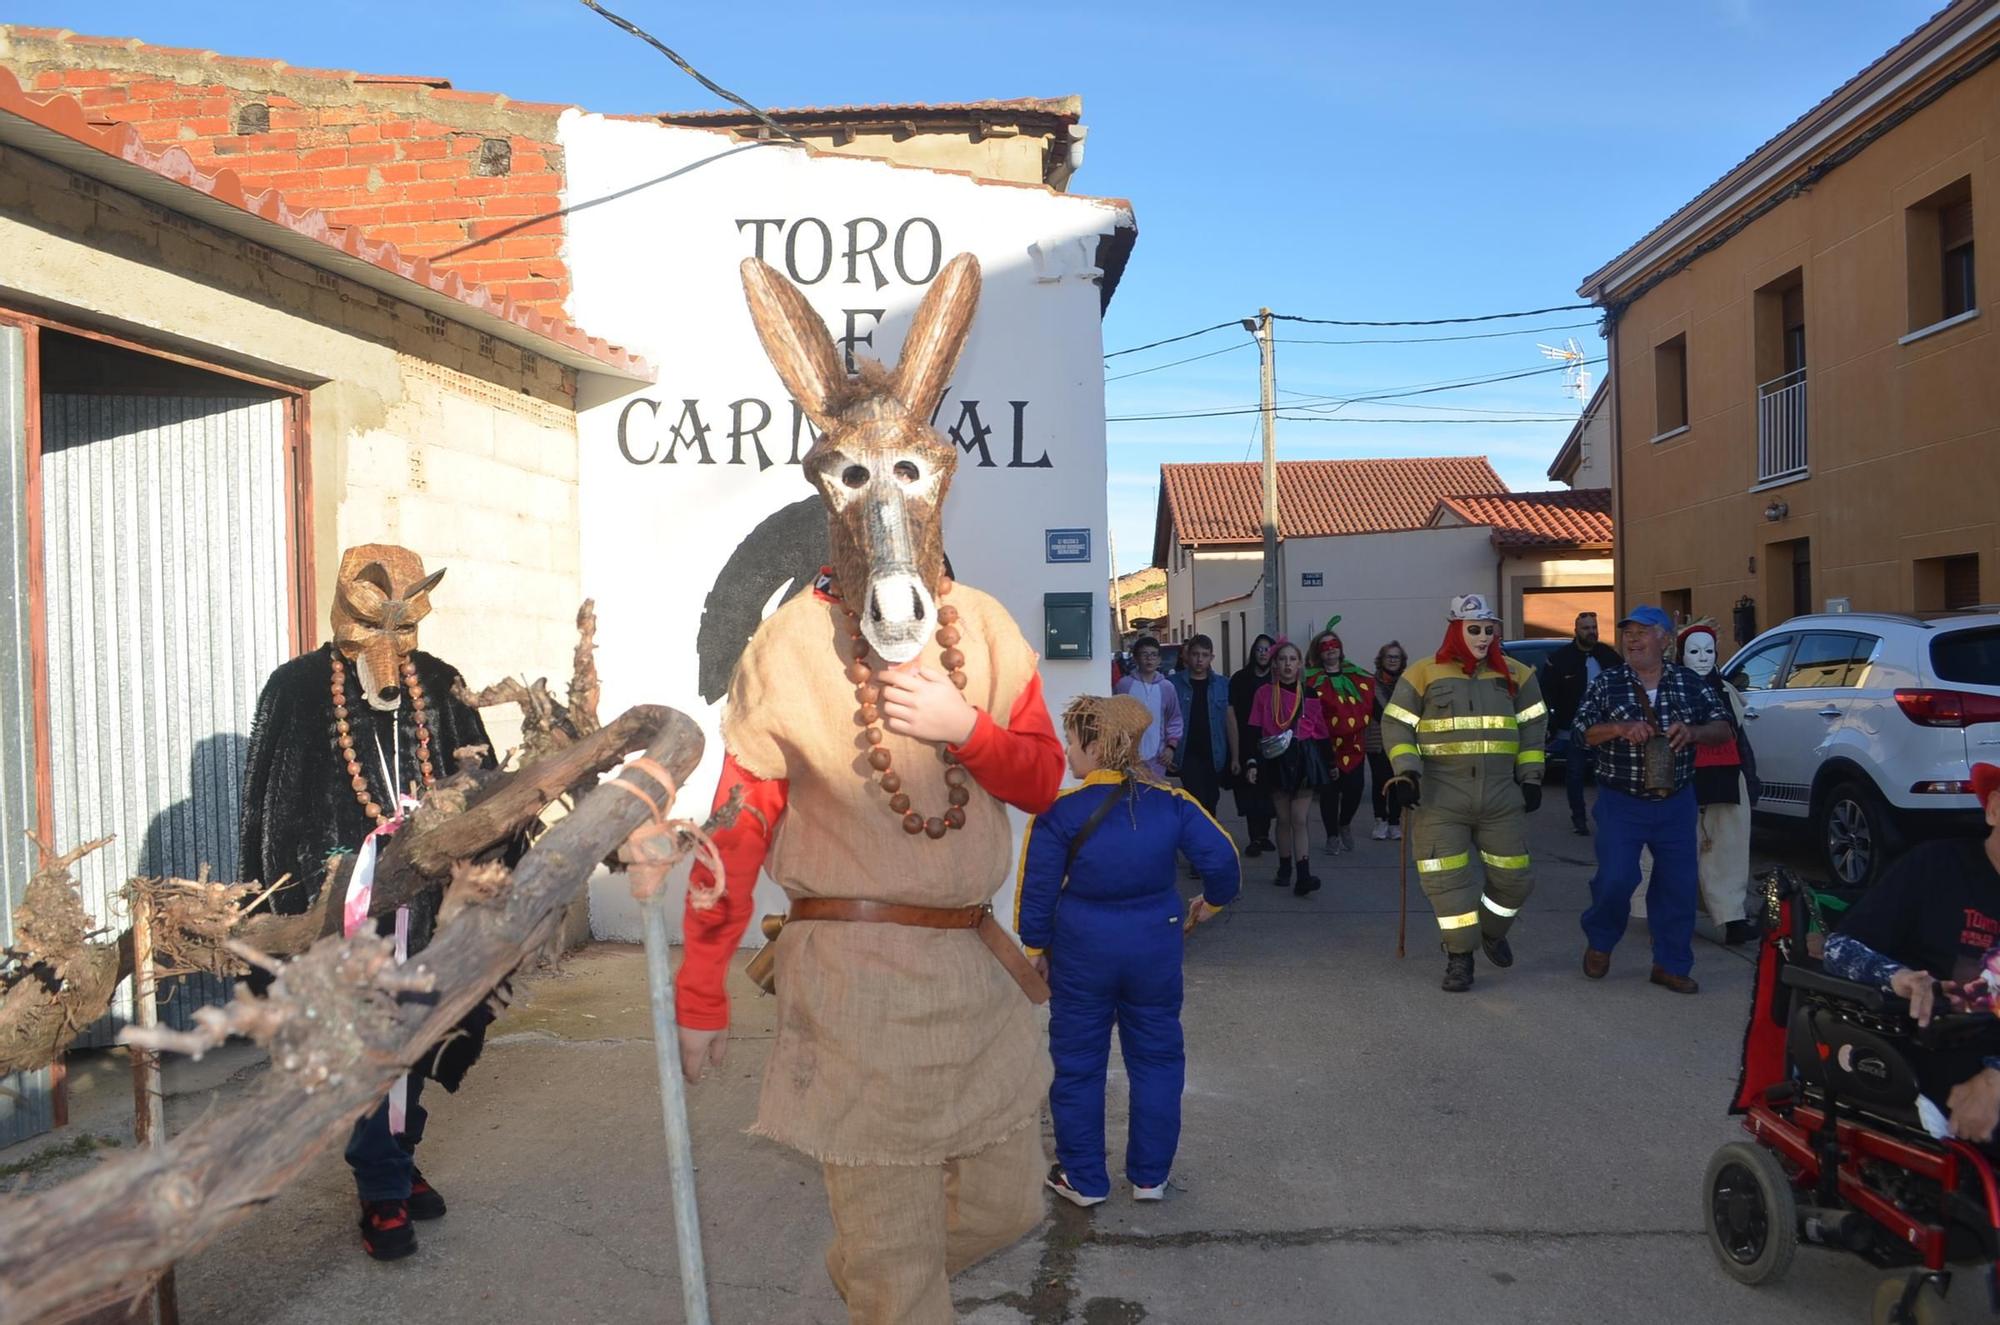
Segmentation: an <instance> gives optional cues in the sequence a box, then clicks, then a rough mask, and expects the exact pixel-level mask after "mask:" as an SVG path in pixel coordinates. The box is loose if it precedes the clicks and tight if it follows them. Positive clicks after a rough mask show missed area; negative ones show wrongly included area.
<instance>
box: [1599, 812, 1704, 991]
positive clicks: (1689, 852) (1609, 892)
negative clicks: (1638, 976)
mask: <svg viewBox="0 0 2000 1325" xmlns="http://www.w3.org/2000/svg"><path fill="white" fill-rule="evenodd" d="M1699 814H1700V811H1699V810H1698V809H1697V807H1696V806H1695V803H1694V788H1693V787H1682V788H1681V789H1680V790H1679V791H1677V792H1675V793H1674V794H1673V795H1671V796H1669V797H1667V798H1666V799H1664V800H1646V799H1644V798H1642V797H1639V796H1633V795H1629V794H1627V793H1625V792H1622V791H1618V790H1615V789H1613V788H1611V787H1606V786H1600V787H1598V789H1597V810H1596V812H1595V814H1594V815H1593V816H1592V817H1593V818H1594V819H1595V820H1596V822H1597V873H1596V874H1595V875H1594V876H1593V877H1592V878H1591V880H1590V907H1589V909H1587V910H1586V911H1585V912H1584V913H1583V933H1584V937H1585V938H1586V939H1587V940H1588V941H1589V943H1590V946H1591V947H1593V948H1595V949H1596V950H1597V951H1599V952H1610V951H1611V950H1612V949H1613V948H1616V947H1617V946H1618V940H1619V939H1621V938H1623V937H1625V924H1626V922H1627V921H1628V920H1630V919H1631V918H1632V894H1633V893H1634V892H1635V891H1637V890H1638V887H1639V851H1640V848H1642V847H1644V848H1648V849H1650V850H1651V851H1652V853H1653V882H1652V886H1651V887H1649V888H1647V890H1646V924H1647V925H1648V926H1649V927H1650V928H1651V929H1652V931H1653V963H1654V964H1655V965H1656V966H1659V967H1660V968H1661V969H1663V970H1665V971H1667V972H1669V973H1670V974H1673V975H1686V974H1687V973H1688V972H1689V971H1692V970H1693V969H1694V908H1695V897H1696V893H1697V889H1698V887H1699V880H1698V878H1697V874H1696V861H1697V853H1698V850H1699V848H1698V847H1697V845H1696V827H1695V825H1696V823H1697V821H1698V817H1699Z"/></svg>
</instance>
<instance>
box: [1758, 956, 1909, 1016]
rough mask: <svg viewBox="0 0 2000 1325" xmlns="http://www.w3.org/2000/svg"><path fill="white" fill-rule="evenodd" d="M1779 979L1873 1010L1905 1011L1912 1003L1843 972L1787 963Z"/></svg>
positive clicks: (1785, 982) (1807, 990)
mask: <svg viewBox="0 0 2000 1325" xmlns="http://www.w3.org/2000/svg"><path fill="white" fill-rule="evenodd" d="M1778 981H1779V983H1780V984H1783V985H1786V986H1789V987H1790V988H1792V989H1800V990H1804V991H1805V992H1806V993H1809V994H1819V995H1822V996H1823V997H1826V998H1837V999H1839V1000H1840V1001H1841V1002H1843V1003H1853V1004H1855V1005H1856V1006H1858V1007H1861V1008H1864V1009H1866V1010H1867V1011H1869V1012H1896V1011H1905V1010H1907V1009H1908V1007H1909V1004H1908V1003H1907V1002H1905V1000H1903V999H1900V998H1897V997H1895V996H1894V995H1891V994H1888V993H1885V992H1884V991H1883V990H1881V989H1879V988H1877V987H1876V986H1874V985H1865V984H1862V983H1861V982H1860V981H1858V980H1843V979H1841V978H1840V977H1839V976H1834V975H1825V974H1823V973H1821V972H1819V971H1809V970H1807V969H1806V968H1805V967H1803V966H1789V965H1788V966H1785V967H1784V968H1783V969H1781V970H1780V971H1779V973H1778Z"/></svg>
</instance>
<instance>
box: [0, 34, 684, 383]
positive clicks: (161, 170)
mask: <svg viewBox="0 0 2000 1325" xmlns="http://www.w3.org/2000/svg"><path fill="white" fill-rule="evenodd" d="M71 40H77V39H76V38H72V39H71ZM0 115H7V116H14V117H16V118H18V119H20V120H24V121H27V122H28V123H29V124H32V125H35V126H38V127H40V128H42V129H45V130H47V131H49V132H50V133H53V134H57V135H59V136H60V137H62V138H64V139H67V140H69V142H71V143H74V144H77V145H79V146H82V147H85V148H89V149H92V150H93V151H96V152H101V153H103V154H104V155H105V156H107V157H111V158H114V159H116V160H119V161H123V162H125V163H127V164H128V165H132V166H137V167H139V168H140V169H142V170H145V171H147V172H149V173H151V174H153V175H156V176H158V177H159V178H161V179H165V180H170V181H172V182H174V183H176V184H179V185H183V186H185V187H187V188H189V189H193V190H196V191H198V192H200V193H202V194H205V195H207V196H208V197H209V198H212V199H214V200H215V201H216V202H219V203H223V204H225V205H226V206H229V207H233V208H236V209H237V210H239V211H242V212H244V213H247V214H249V215H251V216H254V217H257V218H259V219H260V220H262V221H265V222H268V223H269V224H272V225H276V226H280V227H282V228H283V229H285V230H289V231H291V232H292V233H294V234H296V235H300V236H303V237H304V238H306V239H309V240H312V241H315V242H316V243H318V244H322V245H324V246H325V247H326V248H328V249H331V250H333V251H335V252H337V253H341V254H345V255H346V256H347V257H350V258H354V259H358V260H359V261H361V262H363V263H366V264H368V265H369V266H371V267H374V268H376V269H378V270H380V271H382V272H386V273H388V274H389V275H391V276H394V277H398V278H400V279H402V280H405V281H411V282H414V283H416V284H417V285H420V286H422V287H424V289H426V290H428V291H431V292H433V293H435V294H440V295H443V296H444V297H445V298H447V299H449V300H452V301H454V302H456V303H458V304H461V305H464V306H465V307H467V308H469V309H473V310H475V311H477V312H480V313H484V314H487V315H489V316H491V317H496V318H499V319H501V320H502V321H505V322H507V323H510V324H512V325H513V326H514V327H516V328H518V329H519V330H520V331H522V332H525V333H527V334H528V336H530V337H532V338H533V339H534V340H536V341H541V342H547V343H549V344H547V345H543V346H541V347H539V348H540V351H541V352H542V353H545V354H546V353H548V349H549V346H550V345H553V346H560V347H562V348H563V349H566V350H568V351H569V352H570V353H569V354H567V355H564V354H558V355H555V356H552V357H556V358H559V359H568V358H570V357H572V356H574V355H581V356H583V357H584V358H586V359H589V360H592V361H595V362H596V363H599V364H602V365H604V366H605V367H607V368H611V369H614V370H616V371H617V372H619V373H622V374H625V375H628V376H640V377H650V376H651V375H652V370H651V369H650V368H648V367H647V365H646V362H645V360H644V359H642V358H640V357H639V356H638V355H635V354H631V353H629V352H627V351H626V350H624V349H623V348H621V347H619V346H616V345H611V344H607V343H606V342H604V341H602V340H599V339H596V338H595V337H591V336H587V335H585V334H584V333H583V332H582V331H579V330H578V329H577V328H575V327H573V326H571V325H570V324H569V323H567V322H564V321H562V320H561V319H558V318H551V317H544V316H542V315H541V314H539V313H536V312H535V311H534V310H532V309H530V308H528V307H526V306H525V305H518V304H516V303H515V302H514V301H513V300H511V299H507V298H505V297H503V296H499V295H496V294H494V293H493V292H492V291H491V290H489V289H487V288H486V287H485V286H481V285H468V284H466V283H465V282H464V281H463V280H461V279H460V278H459V277H458V276H457V275H456V274H455V273H446V274H443V275H437V274H434V273H433V272H432V270H431V264H430V263H429V262H428V261H426V260H425V259H423V258H417V259H414V260H406V259H404V257H403V256H402V255H401V254H400V253H398V252H397V251H396V246H395V245H393V244H378V243H375V242H373V241H371V240H369V239H368V237H367V236H366V235H364V234H363V233H362V232H361V231H360V230H358V229H355V228H353V227H341V226H337V225H334V224H332V223H331V222H329V221H328V220H327V218H326V216H325V214H324V213H322V212H320V211H317V210H296V211H295V210H293V209H292V208H291V207H290V206H288V205H287V204H286V202H285V199H284V197H283V196H282V195H281V194H279V192H278V191H277V190H276V189H270V190H266V191H265V192H262V193H254V194H253V193H248V192H246V191H245V190H244V188H243V186H242V184H241V183H240V182H239V181H238V179H237V177H236V172H234V171H232V170H222V171H218V172H216V173H215V174H213V175H210V174H206V173H204V172H202V171H199V170H197V169H195V167H194V164H193V162H192V161H191V160H190V159H189V157H188V154H187V153H186V152H185V151H183V150H181V149H180V148H178V147H171V148H168V149H167V150H166V151H164V152H160V153H154V152H152V151H150V150H148V149H147V148H146V146H145V145H144V143H143V142H142V141H141V139H140V137H139V133H138V131H137V130H136V129H134V128H133V127H132V126H131V125H129V124H123V123H118V124H111V125H107V126H103V127H98V126H94V125H93V124H91V123H90V122H89V120H88V116H87V113H86V112H85V111H84V109H83V107H82V106H81V105H80V104H78V102H76V101H75V100H74V99H73V98H70V97H67V96H55V97H43V96H41V94H37V95H34V96H31V95H29V94H28V93H26V92H24V91H23V90H22V88H21V84H20V82H19V81H18V80H17V79H16V78H15V77H14V75H13V74H12V73H10V72H8V71H7V70H5V69H0ZM68 164H73V165H74V163H68ZM85 173H88V171H87V170H86V171H85Z"/></svg>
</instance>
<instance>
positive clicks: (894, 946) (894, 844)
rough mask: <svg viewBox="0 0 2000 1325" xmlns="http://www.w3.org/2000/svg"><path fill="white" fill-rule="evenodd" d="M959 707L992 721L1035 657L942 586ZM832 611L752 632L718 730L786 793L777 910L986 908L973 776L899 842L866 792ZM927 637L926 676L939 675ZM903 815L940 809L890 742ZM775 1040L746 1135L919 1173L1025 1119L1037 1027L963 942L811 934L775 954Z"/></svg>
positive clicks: (867, 775) (922, 753)
mask: <svg viewBox="0 0 2000 1325" xmlns="http://www.w3.org/2000/svg"><path fill="white" fill-rule="evenodd" d="M944 601H945V603H946V604H948V605H950V606H953V607H956V608H957V609H958V611H959V623H958V624H959V631H960V633H961V635H962V640H961V642H960V644H959V646H958V647H959V648H960V650H961V651H962V652H963V653H964V654H965V668H964V670H965V674H966V680H967V685H966V688H965V695H966V698H967V699H968V700H970V701H971V702H972V703H973V704H974V705H975V706H977V707H978V708H981V709H983V710H985V711H986V712H987V713H989V714H991V715H992V716H993V718H994V720H995V721H996V722H998V723H1000V724H1001V725H1002V726H1004V725H1005V724H1006V721H1007V718H1008V715H1009V714H1010V713H1011V712H1012V710H1013V707H1014V703H1015V701H1016V700H1017V699H1018V698H1019V697H1020V696H1021V694H1022V692H1023V690H1024V689H1025V688H1026V687H1027V686H1028V684H1029V682H1030V681H1031V679H1032V678H1033V677H1034V675H1035V667H1036V657H1035V654H1034V651H1033V650H1031V649H1030V648H1029V647H1028V643H1027V641H1026V640H1024V639H1023V638H1022V637H1021V632H1020V629H1019V628H1018V627H1017V626H1016V625H1015V624H1014V621H1013V619H1012V618H1011V617H1010V616H1008V614H1007V612H1006V610H1005V609H1004V608H1002V607H1001V606H1000V604H999V603H997V602H995V601H994V600H993V599H992V598H991V597H989V596H988V595H986V594H983V593H980V592H979V591H978V590H976V589H970V588H967V587H966V586H964V585H955V586H954V587H953V588H952V590H951V593H950V594H949V595H948V596H947V597H946V599H945V600H944ZM847 637H848V630H847V624H846V618H845V615H844V613H843V612H842V611H841V609H840V607H839V605H838V604H836V603H831V602H827V601H825V600H823V599H821V598H820V597H819V596H817V595H814V594H800V595H799V596H797V597H795V598H793V599H792V600H790V601H789V602H787V603H786V604H785V605H784V606H782V607H780V608H779V609H778V610H777V611H776V612H774V613H773V614H772V615H771V616H770V617H769V618H768V619H767V620H766V621H765V622H764V624H763V625H762V626H761V627H760V628H759V629H758V631H757V633H756V635H754V636H753V637H752V638H751V640H750V644H749V646H748V647H747V648H746V649H745V651H744V654H743V658H742V661H741V662H740V663H739V664H738V667H737V672H736V676H735V679H734V681H733V682H732V683H731V686H730V692H729V706H728V709H727V710H726V712H725V715H724V717H723V723H722V734H723V740H724V743H725V744H726V745H727V747H728V749H729V752H730V753H731V754H732V755H733V756H734V757H735V759H736V762H737V763H738V764H739V765H740V766H741V767H742V768H743V770H744V771H745V772H747V773H749V774H751V775H752V776H755V777H759V778H782V779H785V780H786V781H787V782H788V783H789V792H788V799H787V803H786V810H785V813H784V816H783V818H782V819H780V820H779V823H778V827H777V830H776V834H775V837H774V839H773V841H772V843H771V849H770V852H769V854H768V855H767V856H766V858H765V865H764V867H765V870H766V871H767V872H768V873H769V874H770V875H771V877H772V878H773V879H775V880H776V881H777V882H778V884H779V886H780V887H782V888H783V889H784V890H785V892H786V893H787V894H789V895H790V896H792V897H795V898H798V897H830V898H858V899H864V900H869V901H880V902H902V903H910V904H914V905H919V906H973V905H979V904H981V903H986V902H990V901H991V900H992V898H993V896H994V894H995V893H997V892H998V891H999V889H1000V887H1001V885H1002V883H1003V882H1005V878H1006V871H1007V868H1008V864H1009V861H1010V859H1011V855H1012V853H1011V845H1012V836H1013V835H1012V832H1011V830H1010V827H1009V823H1008V819H1007V810H1006V807H1005V806H1004V805H1003V804H1002V803H1001V802H1000V801H999V800H998V799H996V798H995V797H993V796H992V795H990V794H988V793H987V792H986V791H985V790H984V789H983V788H981V787H979V786H978V785H977V780H976V779H973V780H971V786H970V790H971V793H972V800H971V803H970V804H968V805H967V806H966V807H965V812H966V823H965V827H964V828H963V829H961V830H959V831H957V832H953V833H948V834H946V836H945V837H944V838H943V839H942V840H938V841H933V840H931V839H930V838H929V837H927V836H925V835H924V834H921V833H918V834H910V833H906V832H904V831H903V826H902V820H901V816H899V815H897V814H895V813H893V812H892V811H891V810H890V809H889V804H888V801H889V798H888V797H887V796H886V795H885V794H884V793H883V792H882V790H881V789H880V788H879V787H877V786H876V785H875V784H874V781H873V778H872V775H871V770H870V769H869V767H868V763H867V758H866V752H867V750H868V745H867V743H866V740H865V738H864V736H863V732H862V726H861V723H860V721H859V718H858V715H857V706H856V703H855V698H854V686H853V683H852V682H850V681H849V680H848V679H847V676H846V674H845V666H844V662H843V659H844V658H845V657H846V648H845V645H846V642H847ZM939 653H940V650H939V649H938V647H937V643H936V641H935V640H932V641H930V642H928V643H927V644H926V645H925V648H924V652H923V655H922V658H921V663H922V665H923V666H924V667H927V668H929V669H930V670H932V671H933V672H935V673H937V674H939V675H943V674H944V673H945V668H944V666H943V665H942V663H941V662H940V661H939ZM887 746H888V748H889V750H890V751H892V752H893V754H894V756H895V771H896V772H897V773H898V774H899V775H900V776H901V777H902V780H903V789H904V791H906V792H908V793H909V796H910V798H911V801H912V802H913V804H914V806H915V808H916V809H917V810H918V811H919V812H920V813H923V814H925V815H927V816H929V815H941V814H943V813H944V810H945V808H946V806H947V805H948V804H949V801H948V800H947V788H946V786H945V781H944V768H945V765H944V763H943V761H942V759H941V758H940V754H941V750H940V748H939V747H937V746H934V745H930V744H927V743H925V742H922V741H917V740H912V739H909V738H907V737H901V736H896V735H893V734H890V735H888V736H887ZM777 981H778V995H777V997H778V1035H777V1044H776V1046H775V1047H774V1048H773V1050H772V1052H771V1059H770V1063H769V1065H768V1066H767V1067H766V1069H765V1072H764V1084H763V1090H762V1092H761V1094H760V1096H759V1099H758V1106H757V1122H756V1124H755V1126H754V1127H752V1129H751V1130H752V1131H753V1132H755V1133H757V1134H759V1135H762V1136H768V1137H770V1138H772V1139H773V1140H776V1141H782V1142H784V1143H785V1144H786V1145H789V1146H793V1147H795V1148H797V1149H799V1150H802V1151H804V1152H805V1153H806V1154H808V1155H811V1156H812V1157H813V1158H815V1159H817V1160H820V1161H821V1162H823V1163H830V1164H937V1163H942V1162H944V1161H945V1160H948V1159H952V1158H956V1157H958V1156H962V1155H969V1154H973V1153H976V1152H978V1151H980V1150H983V1149H986V1148H987V1147H989V1146H991V1145H993V1144H994V1143H995V1142H998V1141H1001V1140H1004V1139H1005V1138H1006V1137H1008V1136H1009V1135H1011V1134H1012V1133H1013V1132H1015V1131H1016V1130H1018V1129H1019V1128H1022V1127H1025V1126H1029V1125H1031V1124H1033V1123H1034V1122H1036V1120H1037V1118H1038V1116H1039V1109H1040V1106H1041V1101H1042V1099H1043V1098H1044V1096H1045V1095H1046V1094H1047V1091H1048V1086H1049V1076H1050V1067H1049V1056H1048V1050H1047V1047H1046V1039H1047V1021H1046V1017H1045V1016H1044V1015H1043V1013H1042V1012H1041V1010H1040V1009H1038V1008H1036V1007H1035V1005H1034V1004H1032V1003H1030V1002H1029V1001H1028V998H1027V996H1026V995H1025V994H1023V993H1022V992H1021V988H1020V986H1019V985H1017V984H1015V983H1014V981H1013V979H1012V978H1010V977H1009V976H1008V974H1007V973H1006V971H1005V970H1004V969H1003V968H1002V967H1001V965H1000V963H999V962H998V961H996V960H995V959H994V956H993V954H992V953H991V952H990V951H988V950H987V948H986V946H985V945H984V944H983V943H982V942H981V941H980V940H979V937H978V936H977V935H976V934H974V933H972V932H971V931H969V930H931V929H917V928H912V927H909V926H903V925H887V924H871V923H856V922H844V921H810V922H798V923H795V924H792V925H788V926H786V928H785V931H784V933H783V934H782V935H781V936H780V937H779V939H778V950H777Z"/></svg>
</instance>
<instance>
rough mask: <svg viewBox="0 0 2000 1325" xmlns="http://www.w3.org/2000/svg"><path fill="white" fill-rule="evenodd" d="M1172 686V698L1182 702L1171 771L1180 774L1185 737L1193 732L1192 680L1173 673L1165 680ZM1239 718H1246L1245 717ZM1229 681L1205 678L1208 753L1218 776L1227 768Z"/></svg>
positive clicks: (1182, 673)
mask: <svg viewBox="0 0 2000 1325" xmlns="http://www.w3.org/2000/svg"><path fill="white" fill-rule="evenodd" d="M1167 679H1168V680H1169V681H1171V682H1173V685H1174V694H1175V696H1176V697H1177V698H1179V700H1180V701H1181V743H1180V744H1179V745H1178V746H1176V747H1175V748H1174V765H1173V771H1174V772H1176V773H1178V772H1180V767H1181V754H1182V752H1183V751H1185V750H1186V749H1187V743H1188V736H1189V735H1190V734H1191V733H1192V732H1193V731H1194V680H1193V678H1191V677H1190V676H1189V675H1188V674H1187V670H1186V669H1185V668H1183V669H1182V670H1180V671H1178V672H1175V673H1173V674H1172V675H1171V676H1169V677H1168V678H1167ZM1238 716H1241V717H1246V718H1247V717H1248V716H1249V715H1248V714H1240V715H1238ZM1228 726H1229V678H1228V677H1226V676H1224V675H1222V674H1221V673H1220V672H1210V673H1209V674H1208V749H1209V753H1210V755H1211V756H1212V757H1213V759H1214V762H1215V771H1216V772H1218V773H1220V772H1221V771H1222V770H1223V769H1225V768H1227V767H1228V766H1229V731H1228Z"/></svg>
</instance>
